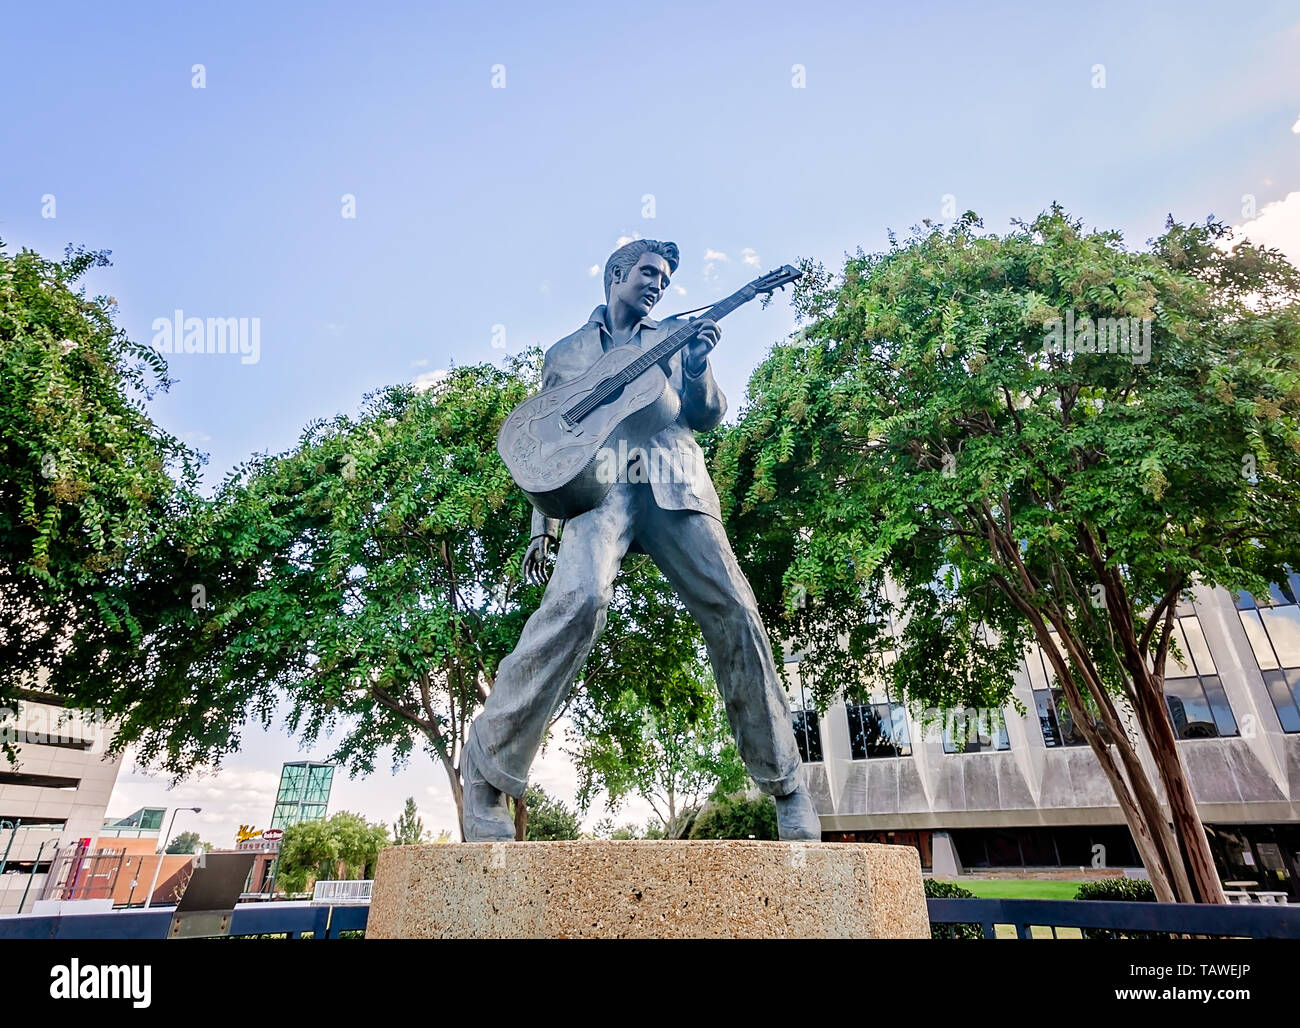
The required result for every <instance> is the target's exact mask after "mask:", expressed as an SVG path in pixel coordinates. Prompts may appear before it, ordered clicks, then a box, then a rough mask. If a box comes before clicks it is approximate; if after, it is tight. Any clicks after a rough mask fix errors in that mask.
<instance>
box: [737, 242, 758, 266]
mask: <svg viewBox="0 0 1300 1028" xmlns="http://www.w3.org/2000/svg"><path fill="white" fill-rule="evenodd" d="M740 263H741V264H748V265H749V266H750V267H751V268H757V267H758V252H757V251H756V250H753V249H751V248H750V247H748V246H747V247H745V248H744V249H743V250H741V251H740Z"/></svg>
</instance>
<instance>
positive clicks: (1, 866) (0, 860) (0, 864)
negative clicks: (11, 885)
mask: <svg viewBox="0 0 1300 1028" xmlns="http://www.w3.org/2000/svg"><path fill="white" fill-rule="evenodd" d="M22 823H23V819H22V818H21V817H20V818H19V819H18V820H17V822H9V821H0V825H8V826H9V827H10V828H12V829H13V831H12V832H10V833H9V844H8V845H7V846H5V855H4V857H0V875H2V874H4V873H5V865H6V864H8V863H9V850H10V849H12V848H13V844H14V839H15V838H17V836H18V826H19V825H21V824H22Z"/></svg>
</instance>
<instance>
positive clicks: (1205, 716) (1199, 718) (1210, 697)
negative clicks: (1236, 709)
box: [1165, 675, 1237, 739]
mask: <svg viewBox="0 0 1300 1028" xmlns="http://www.w3.org/2000/svg"><path fill="white" fill-rule="evenodd" d="M1165 703H1166V705H1167V706H1168V708H1169V719H1170V721H1171V722H1172V723H1173V726H1174V734H1175V735H1177V736H1178V738H1180V739H1212V738H1214V737H1216V736H1221V735H1236V734H1237V722H1236V719H1235V718H1234V717H1233V716H1232V709H1231V708H1230V707H1229V706H1228V697H1227V696H1226V695H1225V694H1224V692H1223V686H1222V684H1221V683H1220V682H1219V678H1218V676H1217V675H1210V676H1207V677H1205V678H1195V677H1192V678H1170V679H1166V680H1165Z"/></svg>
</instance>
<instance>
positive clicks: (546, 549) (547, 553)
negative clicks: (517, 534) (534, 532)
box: [521, 535, 552, 585]
mask: <svg viewBox="0 0 1300 1028" xmlns="http://www.w3.org/2000/svg"><path fill="white" fill-rule="evenodd" d="M551 542H552V540H551V537H550V536H549V535H539V536H537V538H535V539H534V540H533V541H532V542H530V543H529V544H528V551H527V552H526V553H525V554H524V563H523V567H522V568H521V570H522V571H523V575H524V581H525V582H528V583H529V584H530V585H545V584H546V583H547V581H548V580H549V579H550V577H551Z"/></svg>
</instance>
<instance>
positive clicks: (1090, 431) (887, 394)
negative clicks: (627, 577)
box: [717, 208, 1300, 902]
mask: <svg viewBox="0 0 1300 1028" xmlns="http://www.w3.org/2000/svg"><path fill="white" fill-rule="evenodd" d="M980 227H981V226H980V224H979V222H978V220H977V219H976V218H975V216H974V215H972V214H968V215H966V216H965V217H963V218H962V219H961V220H959V221H958V223H956V224H955V225H953V226H951V227H950V228H947V229H932V230H928V231H922V230H918V232H917V233H916V234H915V235H914V237H913V238H911V239H909V240H907V241H906V242H905V243H903V244H899V243H897V242H893V244H892V245H891V248H890V249H889V250H888V251H886V252H884V253H877V254H863V253H861V252H860V253H859V254H858V255H857V256H854V257H852V258H850V259H849V260H848V261H847V262H846V264H845V266H844V269H843V274H842V275H840V276H839V277H838V278H833V277H832V276H830V275H828V274H827V273H826V272H825V271H824V270H823V269H821V268H820V267H817V266H811V265H810V266H808V267H807V269H806V270H807V274H806V276H805V279H804V281H803V282H802V283H801V285H800V289H799V291H798V292H797V294H796V305H797V308H798V310H799V312H800V314H801V316H802V317H804V318H805V319H807V321H808V324H807V325H806V327H805V329H804V330H803V331H802V332H801V333H800V336H799V337H798V338H796V339H795V340H794V341H793V342H791V343H790V344H787V345H780V346H777V347H776V348H774V350H773V351H772V353H771V355H770V356H769V357H768V358H767V360H765V361H764V363H763V364H762V365H761V366H760V367H759V368H758V369H757V371H756V372H755V373H754V376H753V378H752V380H751V383H750V406H749V408H748V409H747V411H746V413H745V415H744V417H743V418H742V419H741V421H740V423H739V425H738V426H737V427H736V428H735V429H734V430H733V431H730V432H728V433H726V434H725V437H724V438H722V439H721V441H720V442H719V445H718V457H717V462H718V464H719V466H720V472H719V475H718V478H719V484H720V486H721V489H720V492H721V493H722V495H723V502H724V507H725V508H726V510H727V516H728V521H729V526H730V528H731V531H732V534H733V537H735V538H736V539H737V540H738V546H737V550H738V553H739V555H740V557H741V561H742V564H744V565H745V566H746V570H747V571H748V572H749V577H750V580H751V581H752V582H754V583H755V585H756V587H757V591H758V593H759V600H760V606H761V607H762V609H763V611H764V615H765V617H766V618H767V619H768V623H769V625H773V626H779V628H778V632H779V634H781V635H783V636H788V637H789V638H790V640H791V642H792V643H793V644H794V645H795V646H797V647H798V648H800V649H803V650H805V652H806V655H805V657H804V662H803V664H802V665H801V675H802V676H803V677H804V680H805V681H806V682H808V683H810V684H811V685H812V686H813V688H814V690H815V691H816V692H817V693H818V696H819V700H820V702H822V703H823V705H824V704H825V702H826V701H827V700H828V699H829V697H830V696H831V695H833V694H834V693H836V692H843V693H844V694H845V695H847V696H849V697H851V698H854V699H860V698H863V696H864V692H865V689H866V688H867V683H871V682H888V683H890V684H891V685H892V686H893V688H894V689H895V690H897V691H898V692H899V693H901V694H903V695H905V696H907V697H908V698H909V699H910V700H911V701H913V702H914V703H915V704H916V705H917V706H921V707H933V708H952V707H966V706H975V707H992V708H1000V707H1002V706H1004V705H1007V704H1009V703H1011V694H1010V689H1011V685H1012V675H1013V673H1014V671H1015V670H1016V669H1017V668H1018V667H1019V666H1020V660H1021V655H1022V653H1023V652H1024V649H1025V647H1026V646H1027V645H1028V644H1030V643H1034V644H1037V645H1038V646H1040V647H1041V648H1042V650H1043V653H1044V655H1045V656H1046V658H1047V660H1048V663H1049V666H1050V667H1051V668H1052V670H1053V671H1054V674H1055V678H1056V681H1057V683H1058V685H1059V686H1060V688H1061V689H1062V691H1063V693H1064V697H1065V700H1066V704H1067V705H1068V708H1069V713H1070V716H1071V718H1072V719H1073V722H1074V725H1075V727H1076V728H1077V729H1078V730H1079V731H1080V732H1081V733H1082V734H1083V736H1084V737H1085V739H1086V740H1087V742H1088V744H1089V746H1090V747H1091V748H1092V751H1093V752H1094V753H1095V754H1096V756H1097V759H1098V761H1099V762H1100V764H1101V768H1102V770H1103V772H1104V773H1105V775H1106V778H1107V780H1108V781H1109V782H1110V784H1111V786H1112V787H1113V789H1114V792H1115V795H1116V798H1117V800H1118V803H1119V806H1120V809H1121V810H1122V812H1123V815H1124V818H1125V821H1126V822H1127V824H1128V827H1129V829H1130V831H1131V832H1132V834H1133V838H1134V840H1135V842H1136V843H1137V846H1138V850H1139V852H1140V853H1141V856H1142V860H1143V863H1144V864H1145V865H1146V867H1147V870H1148V872H1149V874H1150V877H1151V881H1152V885H1153V888H1154V890H1155V894H1156V895H1157V896H1158V897H1159V898H1160V899H1161V900H1166V901H1167V900H1173V899H1178V900H1183V901H1192V900H1202V901H1207V902H1222V901H1223V896H1222V890H1221V888H1220V886H1219V882H1218V877H1217V875H1216V874H1215V868H1214V863H1213V859H1212V857H1211V854H1210V851H1209V847H1208V844H1207V841H1206V837H1205V832H1204V830H1203V827H1202V825H1201V823H1200V818H1199V816H1198V814H1197V811H1196V805H1195V801H1194V800H1193V797H1192V793H1191V788H1190V785H1189V783H1188V779H1187V774H1186V769H1185V767H1184V765H1183V762H1182V758H1181V756H1180V754H1179V750H1178V747H1177V745H1176V741H1175V737H1174V734H1173V731H1172V728H1171V726H1170V722H1169V717H1168V714H1167V711H1166V707H1165V703H1164V698H1163V682H1164V675H1165V668H1166V662H1167V658H1168V657H1169V653H1170V649H1171V639H1172V632H1171V627H1172V624H1173V618H1174V616H1175V611H1176V608H1177V605H1178V602H1179V600H1180V598H1181V597H1184V596H1185V595H1186V594H1187V592H1188V590H1189V589H1191V588H1192V586H1193V585H1194V584H1201V585H1205V586H1222V587H1225V588H1228V589H1241V588H1246V589H1250V590H1252V591H1261V590H1263V589H1264V588H1265V585H1266V583H1267V582H1268V581H1270V580H1278V579H1279V578H1280V577H1281V572H1282V569H1283V567H1284V566H1286V565H1293V566H1300V519H1297V518H1296V517H1295V513H1294V512H1295V510H1296V509H1297V505H1298V504H1300V366H1298V361H1300V342H1298V340H1300V305H1298V304H1297V299H1300V272H1297V270H1296V269H1295V268H1293V267H1292V266H1291V265H1290V264H1288V263H1287V262H1286V260H1285V259H1284V258H1283V257H1282V256H1281V255H1280V254H1278V253H1276V252H1272V251H1267V250H1261V249H1259V248H1256V247H1253V246H1251V245H1248V244H1241V245H1238V246H1236V247H1231V246H1230V245H1228V244H1229V243H1230V239H1229V230H1228V229H1227V228H1226V227H1224V226H1223V225H1221V224H1218V223H1216V222H1213V221H1208V222H1206V223H1205V224H1204V225H1191V226H1185V225H1180V224H1176V223H1174V222H1173V221H1172V220H1171V221H1170V223H1169V224H1168V226H1167V228H1166V231H1165V232H1164V234H1163V235H1161V236H1160V237H1159V238H1157V239H1155V240H1153V241H1152V242H1151V243H1150V245H1149V247H1148V248H1147V249H1145V250H1142V251H1134V250H1130V249H1127V248H1126V247H1125V246H1124V245H1123V244H1122V241H1121V239H1120V236H1119V235H1118V234H1117V233H1114V232H1097V231H1085V230H1084V229H1083V227H1082V225H1081V223H1079V222H1077V221H1073V220H1071V219H1070V218H1069V217H1067V216H1066V214H1065V213H1064V212H1062V211H1061V210H1059V209H1057V208H1053V209H1052V210H1051V211H1050V212H1048V213H1045V214H1043V215H1042V216H1040V217H1039V218H1037V219H1036V220H1034V221H1033V222H1032V223H1031V224H1017V226H1016V228H1015V230H1014V231H1012V232H1010V233H1008V234H1007V235H1005V236H1002V237H998V236H995V235H989V234H981V233H980V232H979V231H977V229H979V228H980ZM1085 318H1086V319H1090V320H1089V323H1090V324H1092V323H1095V324H1096V325H1097V327H1098V329H1099V330H1100V328H1101V326H1102V325H1103V324H1106V325H1107V328H1108V331H1107V339H1108V342H1113V341H1115V335H1114V332H1113V331H1111V330H1112V329H1117V328H1118V322H1110V323H1106V322H1103V321H1101V320H1100V319H1130V318H1132V319H1137V326H1138V329H1139V332H1138V335H1137V338H1136V340H1132V339H1131V340H1130V341H1129V345H1128V347H1127V352H1122V353H1117V352H1114V350H1115V349H1118V348H1119V347H1118V346H1117V345H1112V347H1110V350H1111V352H1096V345H1095V342H1096V337H1095V336H1093V337H1092V339H1091V342H1092V343H1093V351H1092V352H1089V351H1088V349H1087V347H1086V345H1085V346H1078V345H1076V346H1074V347H1073V348H1071V347H1068V346H1052V345H1050V344H1052V343H1053V342H1054V340H1055V339H1059V338H1060V336H1061V334H1062V322H1067V323H1068V321H1076V320H1078V321H1081V319H1085ZM1067 319H1068V321H1067ZM1145 319H1150V320H1145ZM1125 324H1126V325H1127V324H1130V323H1129V322H1127V320H1126V321H1125ZM1144 325H1145V326H1150V329H1151V332H1150V336H1149V339H1150V347H1149V350H1147V352H1145V353H1143V352H1141V351H1142V349H1144V348H1145V344H1144V343H1143V328H1142V326H1144ZM1080 341H1081V342H1083V343H1085V344H1086V343H1087V342H1089V340H1088V339H1082V340H1080ZM1062 350H1064V352H1062ZM1053 351H1055V352H1053ZM1072 351H1073V352H1072ZM888 579H892V581H893V584H895V585H897V587H898V591H897V592H893V593H891V592H887V590H886V586H887V584H889V583H888V581H887V580H888ZM898 592H901V598H900V599H898V600H896V601H891V600H889V599H888V598H887V597H888V596H891V595H898ZM892 626H901V627H892ZM893 654H896V655H897V659H896V660H893V661H892V662H891V661H890V659H889V658H890V656H891V655H893ZM1123 707H1127V709H1128V710H1130V711H1132V712H1133V715H1134V717H1135V725H1134V729H1135V730H1137V731H1140V732H1141V733H1142V734H1143V735H1144V736H1145V738H1146V741H1147V743H1148V745H1149V747H1150V750H1151V752H1152V754H1153V755H1154V757H1155V762H1156V770H1157V775H1158V778H1159V781H1160V783H1161V784H1162V785H1163V787H1164V791H1165V794H1166V796H1167V797H1168V801H1169V804H1170V810H1171V813H1172V816H1173V822H1174V824H1173V830H1172V831H1171V830H1170V828H1169V825H1168V823H1167V821H1166V816H1165V814H1164V812H1163V810H1162V809H1161V804H1160V802H1159V799H1158V795H1157V789H1156V787H1155V782H1154V781H1153V780H1152V778H1151V776H1150V775H1149V774H1148V773H1147V771H1146V769H1145V768H1144V767H1143V766H1142V763H1141V761H1140V760H1139V759H1138V752H1137V748H1136V746H1135V744H1134V738H1132V737H1131V736H1130V734H1129V731H1130V730H1129V727H1128V726H1127V725H1126V722H1125V715H1124V713H1123V712H1122V708H1123Z"/></svg>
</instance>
